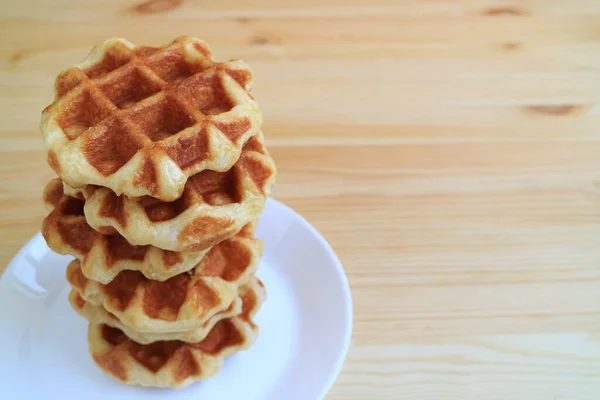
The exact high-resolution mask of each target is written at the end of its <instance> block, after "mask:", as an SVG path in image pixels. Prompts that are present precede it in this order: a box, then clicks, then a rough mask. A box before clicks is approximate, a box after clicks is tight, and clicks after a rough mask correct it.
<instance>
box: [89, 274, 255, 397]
mask: <svg viewBox="0 0 600 400" xmlns="http://www.w3.org/2000/svg"><path fill="white" fill-rule="evenodd" d="M264 296H265V293H264V288H263V286H262V283H261V282H260V281H259V280H258V279H253V280H252V282H251V284H250V285H248V286H246V287H245V291H244V293H243V295H242V302H243V311H242V313H241V314H240V315H238V316H235V317H232V318H228V319H224V320H221V321H220V322H218V323H217V324H216V325H215V326H214V327H213V328H212V329H211V331H210V333H209V334H208V335H207V336H206V338H204V340H202V341H201V342H198V343H186V342H182V341H160V342H154V343H151V344H146V345H144V344H139V343H136V342H135V341H133V340H132V339H130V338H129V337H127V336H126V335H125V334H124V333H123V332H122V331H120V330H119V329H116V328H112V327H110V326H108V325H98V324H90V326H89V330H88V342H89V349H90V353H91V354H92V357H93V358H94V361H95V362H96V364H98V366H99V367H100V368H101V369H102V370H104V371H105V372H106V373H108V374H109V375H112V376H113V377H115V378H116V379H118V380H120V381H123V382H125V383H128V384H137V385H142V386H158V387H184V386H187V385H189V384H191V383H192V382H195V381H198V380H202V379H206V378H209V377H211V376H213V375H214V374H215V373H216V372H218V371H219V370H220V369H221V367H222V365H223V360H224V359H225V358H226V357H228V356H230V355H232V354H233V353H235V352H237V351H240V350H244V349H247V348H248V347H250V346H251V345H252V343H253V342H254V341H255V340H256V337H257V335H258V327H257V326H256V325H255V324H254V322H253V321H252V319H253V317H254V315H255V313H256V312H257V310H258V308H259V306H260V304H261V302H262V299H264Z"/></svg>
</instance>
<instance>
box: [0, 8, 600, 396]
mask: <svg viewBox="0 0 600 400" xmlns="http://www.w3.org/2000/svg"><path fill="white" fill-rule="evenodd" d="M140 1H142V0H140ZM0 15H1V16H0V18H1V22H0V43H1V46H0V57H1V70H0V94H1V95H0V116H1V121H2V125H1V127H0V130H1V132H2V134H1V136H0V160H1V162H0V176H1V177H2V178H1V179H2V185H1V186H0V227H1V229H0V246H1V247H0V248H1V249H2V251H1V255H0V257H1V262H0V265H2V267H0V270H1V269H2V268H3V266H5V265H6V264H7V263H8V261H9V260H10V259H11V257H12V256H13V255H14V253H15V252H16V251H17V250H18V249H19V247H20V246H21V245H22V244H23V243H25V241H27V240H28V238H29V237H30V236H32V235H33V234H34V233H35V232H36V231H37V230H38V229H39V224H40V221H41V219H42V218H43V216H44V210H43V207H42V204H41V202H40V193H41V190H42V188H43V186H44V184H45V183H46V181H47V180H48V179H49V178H50V177H51V176H52V174H51V171H50V170H49V168H48V167H47V166H46V165H45V158H44V152H43V149H42V141H41V137H40V134H39V131H38V122H39V116H40V112H41V110H42V108H43V107H44V106H45V105H47V104H48V103H49V102H50V100H51V97H52V81H53V78H54V76H55V75H56V74H57V73H58V72H59V71H60V70H61V69H63V68H65V67H67V66H69V65H71V64H73V63H75V62H77V61H79V60H81V59H82V58H83V57H84V56H85V55H86V54H87V52H88V51H89V50H90V48H91V47H92V45H94V44H95V43H98V42H100V41H102V40H104V39H106V38H108V37H111V36H124V37H127V38H129V39H130V40H132V41H134V42H136V43H145V44H152V45H158V44H162V43H166V42H168V41H169V40H170V39H171V38H173V37H175V36H177V35H180V34H188V35H194V36H198V37H200V38H203V39H205V40H206V41H208V42H209V43H210V44H211V46H212V47H213V49H214V51H215V53H216V55H217V56H218V58H219V59H224V58H231V57H238V58H243V59H245V60H246V61H247V62H249V63H250V65H251V66H252V67H253V69H254V71H255V76H256V85H255V90H254V94H255V96H256V98H257V99H258V101H259V103H260V105H261V108H262V110H263V112H264V115H265V132H266V135H267V137H268V144H269V146H270V150H271V152H272V154H273V156H274V158H275V159H276V161H277V163H278V167H279V171H280V174H279V178H278V184H277V187H276V189H275V192H274V195H275V197H276V198H278V199H279V200H282V201H283V202H285V203H287V204H289V205H290V206H292V207H293V208H295V209H296V210H298V211H299V212H300V213H301V214H303V215H304V216H306V217H307V218H308V220H310V221H311V222H312V223H313V224H314V225H315V226H316V227H317V228H318V229H319V230H321V231H322V232H323V234H324V235H325V236H326V237H327V239H328V240H329V241H330V242H331V244H332V246H333V247H334V249H335V250H336V251H337V253H338V255H339V257H340V258H341V260H342V263H343V264H344V266H345V268H346V272H347V274H348V277H349V280H350V283H351V286H352V292H353V299H354V308H355V324H354V333H353V340H352V347H351V350H350V353H349V355H348V359H347V361H346V364H345V367H344V369H343V372H342V374H341V375H340V378H339V379H338V381H337V382H336V384H335V386H334V388H333V389H332V391H331V392H330V394H329V395H328V397H327V398H328V399H468V400H475V399H478V400H479V399H569V400H583V399H590V400H592V399H593V400H597V399H599V398H600V107H599V106H598V101H599V100H600V2H598V1H597V0H580V1H572V2H567V1H564V0H546V1H544V0H520V1H516V0H506V1H503V2H501V1H491V0H427V1H394V0H377V1H370V0H347V1H342V0H329V1H321V0H319V1H317V0H306V1H302V0H292V1H287V2H281V4H280V2H276V1H274V0H258V1H251V2H242V1H239V0H238V1H236V0H225V1H219V2H217V1H212V2H211V1H187V0H186V1H176V0H171V1H166V0H155V1H152V2H146V3H136V2H135V1H130V0H128V1H117V0H110V1H94V2H91V1H90V2H85V1H74V0H55V1H49V2H44V1H42V0H23V1H20V2H12V1H8V0H4V1H3V2H2V7H1V13H0ZM315 279H319V278H318V277H315ZM315 367H316V368H318V366H315Z"/></svg>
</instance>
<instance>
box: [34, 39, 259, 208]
mask: <svg viewBox="0 0 600 400" xmlns="http://www.w3.org/2000/svg"><path fill="white" fill-rule="evenodd" d="M251 86H252V72H251V71H250V68H249V67H248V66H247V65H246V64H245V63H244V62H242V61H228V62H224V63H216V62H214V61H212V59H211V50H210V48H209V47H208V45H206V44H205V43H204V42H202V41H200V40H198V39H195V38H191V37H180V38H178V39H176V40H175V41H173V42H172V43H171V44H169V45H167V46H165V47H162V48H155V47H147V46H136V45H134V44H132V43H131V42H129V41H127V40H124V39H110V40H107V41H106V42H104V43H103V44H101V45H99V46H97V47H95V48H94V49H93V50H92V52H91V53H90V55H89V56H88V57H87V58H86V59H85V60H84V61H83V62H82V63H80V64H78V65H76V66H75V67H73V68H70V69H68V70H66V71H65V72H63V73H62V74H60V75H59V76H58V77H57V79H56V82H55V90H56V98H55V101H54V102H53V103H52V104H51V105H49V106H48V107H46V109H45V110H44V111H43V113H42V121H41V125H40V127H41V131H42V134H43V137H44V144H45V147H46V150H47V156H48V163H49V164H50V166H51V168H52V169H53V170H54V171H55V172H56V174H57V175H59V176H60V177H61V179H62V180H64V181H65V182H67V183H68V184H69V185H71V186H73V187H82V186H84V185H88V184H92V185H99V186H104V187H107V188H110V189H111V190H113V191H114V192H116V193H118V194H126V195H128V196H131V197H141V196H152V197H155V198H158V199H160V200H162V201H174V200H176V199H177V198H179V197H180V196H181V194H182V192H183V190H184V186H185V183H186V181H187V179H188V178H189V177H190V176H192V175H194V174H197V173H198V172H201V171H204V170H213V171H227V170H229V169H230V168H231V167H232V166H233V164H234V163H235V162H236V160H237V159H238V157H239V155H240V152H241V149H242V146H243V145H244V144H245V143H246V141H247V140H249V139H250V138H251V137H253V136H254V135H256V134H257V133H258V132H259V130H260V127H261V124H262V116H261V113H260V111H259V109H258V106H257V104H256V102H255V101H254V99H253V98H252V96H251V95H250V93H249V91H250V89H251Z"/></svg>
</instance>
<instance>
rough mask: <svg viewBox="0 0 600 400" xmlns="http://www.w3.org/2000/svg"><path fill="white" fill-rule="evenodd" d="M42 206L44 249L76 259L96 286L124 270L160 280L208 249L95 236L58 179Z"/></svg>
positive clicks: (250, 229) (249, 231)
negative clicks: (162, 246)
mask: <svg viewBox="0 0 600 400" xmlns="http://www.w3.org/2000/svg"><path fill="white" fill-rule="evenodd" d="M74 195H77V194H74ZM44 203H45V204H46V207H47V208H48V209H49V210H51V212H50V214H49V215H48V216H47V217H46V218H45V219H44V221H43V223H42V234H43V235H44V238H45V239H46V242H47V243H48V246H49V247H50V248H51V249H52V250H54V251H55V252H57V253H59V254H69V255H73V256H75V257H77V258H78V259H79V260H80V261H81V269H82V271H83V274H84V275H85V276H86V277H87V278H89V279H93V280H95V281H98V282H100V283H104V284H106V283H109V282H110V281H111V280H113V279H114V277H115V276H117V274H118V273H119V272H121V271H124V270H132V271H140V272H141V273H142V274H144V276H145V277H147V278H149V279H154V280H158V281H164V280H167V279H169V278H172V277H173V276H175V275H178V274H180V273H182V272H186V271H189V270H190V269H192V268H193V267H195V266H196V265H197V264H198V263H199V262H200V260H202V258H203V257H204V255H205V254H206V253H207V252H208V250H210V249H206V250H204V251H201V252H183V253H176V252H172V251H168V250H162V249H159V248H158V247H154V246H133V245H131V244H129V243H128V242H127V241H126V240H125V239H124V238H123V237H122V236H121V235H119V234H114V235H103V234H101V233H98V232H96V231H95V230H94V229H93V228H92V227H90V226H89V225H88V223H87V222H86V220H85V217H84V215H83V205H84V202H83V200H81V199H78V198H74V197H72V196H68V195H66V194H65V193H64V192H63V184H62V182H61V181H60V179H53V180H52V181H50V183H48V185H46V188H45V190H44ZM255 228H256V223H252V224H248V225H247V226H246V227H244V229H242V231H240V232H239V233H238V236H241V237H246V238H251V237H252V235H253V233H254V230H255Z"/></svg>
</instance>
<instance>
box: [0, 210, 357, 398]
mask: <svg viewBox="0 0 600 400" xmlns="http://www.w3.org/2000/svg"><path fill="white" fill-rule="evenodd" d="M257 236H258V237H259V238H261V239H262V240H263V241H264V243H265V252H264V257H263V260H262V263H261V266H260V267H259V272H258V276H259V277H260V278H261V279H262V281H263V282H264V284H265V286H266V288H267V296H268V298H267V301H266V302H265V304H264V305H263V306H262V308H261V309H260V311H259V313H258V315H257V317H256V322H257V323H258V325H259V326H260V335H259V338H258V340H257V342H256V343H255V344H254V346H253V347H252V348H250V349H249V350H247V351H244V352H241V353H238V354H236V355H234V356H232V357H231V358H229V359H227V360H226V362H225V366H224V367H223V369H222V370H221V372H220V373H219V374H218V375H217V376H215V377H214V378H212V379H209V380H207V381H205V382H200V383H197V384H194V385H192V386H190V387H188V388H186V389H182V390H170V389H166V390H167V392H166V391H165V389H144V388H140V387H135V386H127V385H124V384H122V383H120V382H118V381H116V380H114V379H113V378H111V377H109V376H107V375H105V374H104V373H103V372H102V371H101V370H99V369H98V368H97V367H96V366H95V364H94V363H93V361H92V360H91V358H90V356H89V354H88V351H87V322H86V321H85V320H84V319H83V318H81V317H79V316H78V315H77V314H76V313H75V311H73V310H72V309H71V308H70V306H69V303H68V301H67V294H68V285H67V283H66V280H65V268H66V265H67V263H68V261H70V260H71V257H66V256H60V255H57V254H55V253H53V252H52V251H51V250H50V249H49V248H48V247H47V246H46V243H45V242H44V239H43V238H42V236H41V235H40V234H37V235H36V236H35V237H33V238H32V239H31V240H30V241H29V243H27V245H26V246H25V247H23V249H21V251H20V252H19V253H18V254H17V255H16V256H15V258H14V259H13V260H12V261H11V263H10V264H9V265H8V268H7V270H6V272H5V274H4V275H3V277H2V279H1V280H0V326H1V329H0V388H1V391H2V395H1V396H0V397H2V398H6V399H30V398H35V399H39V398H49V399H54V398H63V399H70V398H73V399H78V400H81V399H84V400H94V399H103V400H106V399H114V398H127V399H141V398H144V399H152V398H154V399H158V398H161V399H162V398H164V396H165V394H167V393H168V397H169V399H187V398H193V399H203V400H207V399H219V400H226V399H238V398H243V399H245V400H251V399H261V400H266V399H273V400H281V399H286V400H296V399H297V400H311V399H320V398H322V397H323V396H324V395H325V393H326V392H327V391H328V390H329V388H330V387H331V385H332V384H333V381H334V380H335V378H336V377H337V375H338V373H339V371H340V369H341V367H342V364H343V361H344V358H345V356H346V352H347V350H348V345H349V343H350V336H351V331H352V300H351V297H350V288H349V286H348V281H347V279H346V276H345V275H344V271H343V269H342V266H341V264H340V262H339V260H338V259H337V257H336V255H335V253H334V252H333V250H332V249H331V247H330V246H329V245H328V244H327V242H326V241H325V239H324V238H323V237H322V236H321V235H320V234H319V233H318V232H317V231H316V229H315V228H313V227H312V226H311V225H310V224H309V223H308V222H306V220H304V219H303V218H302V217H300V216H299V215H298V214H296V213H295V212H294V211H292V210H291V209H289V208H288V207H286V206H284V205H283V204H281V203H279V202H277V201H275V200H269V201H268V203H267V207H266V210H265V213H264V214H263V216H262V217H261V220H260V225H259V228H258V232H257Z"/></svg>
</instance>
